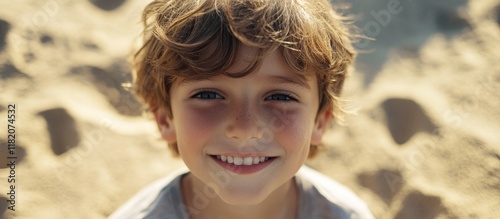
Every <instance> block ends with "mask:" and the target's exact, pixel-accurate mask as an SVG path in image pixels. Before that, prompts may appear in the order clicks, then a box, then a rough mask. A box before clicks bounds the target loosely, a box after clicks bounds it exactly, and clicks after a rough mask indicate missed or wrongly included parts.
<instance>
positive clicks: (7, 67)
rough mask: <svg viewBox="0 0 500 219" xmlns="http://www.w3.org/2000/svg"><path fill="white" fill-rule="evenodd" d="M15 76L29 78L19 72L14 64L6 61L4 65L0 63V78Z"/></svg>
mask: <svg viewBox="0 0 500 219" xmlns="http://www.w3.org/2000/svg"><path fill="white" fill-rule="evenodd" d="M15 77H21V78H28V79H31V77H30V76H29V75H27V74H26V73H23V72H21V71H20V70H19V69H17V68H16V66H14V65H12V64H10V63H6V64H4V65H0V79H2V80H4V79H10V78H15Z"/></svg>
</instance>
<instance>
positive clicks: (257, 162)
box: [210, 155, 278, 175]
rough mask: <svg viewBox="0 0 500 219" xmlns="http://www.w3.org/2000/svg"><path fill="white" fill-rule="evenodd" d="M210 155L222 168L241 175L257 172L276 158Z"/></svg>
mask: <svg viewBox="0 0 500 219" xmlns="http://www.w3.org/2000/svg"><path fill="white" fill-rule="evenodd" d="M210 157H211V158H213V160H214V161H215V162H216V163H217V164H219V166H221V167H223V168H224V169H226V170H229V171H231V172H233V173H236V174H242V175H244V174H251V173H255V172H258V171H260V170H262V169H264V168H265V167H267V166H268V165H269V164H271V163H272V162H273V161H274V160H276V158H278V157H264V156H252V157H238V156H227V155H210Z"/></svg>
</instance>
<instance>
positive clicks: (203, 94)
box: [191, 90, 224, 100]
mask: <svg viewBox="0 0 500 219" xmlns="http://www.w3.org/2000/svg"><path fill="white" fill-rule="evenodd" d="M191 98H196V99H204V100H210V99H224V97H222V96H221V95H219V94H218V93H217V92H215V91H209V90H206V91H200V92H198V93H196V94H194V95H193V96H191Z"/></svg>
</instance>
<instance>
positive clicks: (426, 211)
mask: <svg viewBox="0 0 500 219" xmlns="http://www.w3.org/2000/svg"><path fill="white" fill-rule="evenodd" d="M442 211H443V206H442V205H441V198H440V197H438V196H434V195H426V194H423V193H421V192H419V191H414V192H411V193H410V194H408V195H407V196H406V197H405V198H404V200H403V203H402V207H401V209H400V210H399V212H398V213H397V214H396V217H394V218H395V219H427V218H429V219H430V218H436V217H437V216H438V215H439V213H440V212H442Z"/></svg>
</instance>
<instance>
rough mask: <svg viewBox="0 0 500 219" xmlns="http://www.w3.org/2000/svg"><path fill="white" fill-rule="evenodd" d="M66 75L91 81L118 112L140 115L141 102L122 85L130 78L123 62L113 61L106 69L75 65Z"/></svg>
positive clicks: (126, 66)
mask: <svg viewBox="0 0 500 219" xmlns="http://www.w3.org/2000/svg"><path fill="white" fill-rule="evenodd" d="M68 76H71V77H77V78H80V79H79V80H80V81H86V82H91V84H92V86H94V87H95V88H97V90H99V92H100V93H102V94H103V95H104V96H105V97H106V98H107V99H108V101H109V103H110V104H111V105H112V106H113V107H115V109H116V110H117V111H118V112H119V113H121V114H123V115H129V116H138V115H141V113H142V109H141V104H140V103H139V101H137V99H136V97H135V96H134V95H133V94H132V93H131V92H129V91H127V90H125V88H123V86H122V83H126V82H129V81H131V80H132V79H131V74H130V70H129V69H128V65H127V64H126V63H125V62H123V61H118V62H115V63H113V64H112V65H111V66H109V67H108V68H107V69H103V68H100V67H96V66H77V67H74V68H72V69H71V70H70V72H69V73H68Z"/></svg>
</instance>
